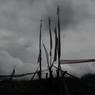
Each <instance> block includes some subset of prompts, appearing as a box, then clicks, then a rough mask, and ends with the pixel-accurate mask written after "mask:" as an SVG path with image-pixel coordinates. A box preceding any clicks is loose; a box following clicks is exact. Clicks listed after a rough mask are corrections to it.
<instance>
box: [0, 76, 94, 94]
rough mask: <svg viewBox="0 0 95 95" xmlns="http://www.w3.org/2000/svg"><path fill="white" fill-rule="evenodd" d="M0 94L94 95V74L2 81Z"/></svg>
mask: <svg viewBox="0 0 95 95" xmlns="http://www.w3.org/2000/svg"><path fill="white" fill-rule="evenodd" d="M1 93H2V94H1ZM0 95H95V75H86V76H84V77H82V78H81V79H77V78H72V77H65V78H64V80H63V79H62V78H60V79H56V78H53V79H47V80H46V79H43V80H32V81H26V80H23V81H16V80H15V81H2V82H0Z"/></svg>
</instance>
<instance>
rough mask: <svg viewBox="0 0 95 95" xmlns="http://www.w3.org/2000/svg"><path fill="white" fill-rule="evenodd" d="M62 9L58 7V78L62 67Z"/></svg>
mask: <svg viewBox="0 0 95 95" xmlns="http://www.w3.org/2000/svg"><path fill="white" fill-rule="evenodd" d="M59 15H60V7H59V6H58V7H57V27H58V71H57V77H59V73H60V72H59V71H60V70H59V68H61V66H60V57H61V38H60V16H59Z"/></svg>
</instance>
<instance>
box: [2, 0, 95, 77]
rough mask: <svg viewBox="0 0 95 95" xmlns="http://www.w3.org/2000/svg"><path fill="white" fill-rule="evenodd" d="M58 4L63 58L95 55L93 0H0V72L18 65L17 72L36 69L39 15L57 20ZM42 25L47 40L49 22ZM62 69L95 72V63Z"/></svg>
mask: <svg viewBox="0 0 95 95" xmlns="http://www.w3.org/2000/svg"><path fill="white" fill-rule="evenodd" d="M57 5H60V6H61V7H60V8H61V9H60V10H61V13H60V19H61V31H62V35H61V36H62V37H61V41H62V58H63V59H65V58H66V59H79V58H95V53H94V51H95V45H94V40H95V37H94V36H95V20H94V19H95V1H94V0H0V74H2V73H4V74H7V73H11V71H12V68H13V67H14V66H15V65H16V66H17V70H16V71H17V73H24V72H32V71H33V70H34V68H36V63H37V56H38V37H39V24H40V23H39V21H40V18H41V17H42V18H44V19H46V18H47V17H48V16H50V17H52V19H53V20H54V21H56V19H55V15H56V6H57ZM43 24H44V27H43V41H44V42H48V41H49V35H48V32H47V31H48V30H47V29H48V28H47V22H44V23H43ZM46 40H47V41H46ZM46 46H49V43H46ZM48 48H49V47H48ZM44 61H45V60H44ZM44 61H43V66H44V65H45V64H44ZM63 68H65V69H66V70H68V71H69V72H71V73H73V74H76V75H78V76H79V75H83V74H85V73H89V72H91V73H94V72H95V70H94V63H93V64H92V63H91V64H81V65H64V66H63ZM80 69H81V70H80Z"/></svg>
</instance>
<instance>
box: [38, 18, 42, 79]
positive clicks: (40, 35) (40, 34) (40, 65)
mask: <svg viewBox="0 0 95 95" xmlns="http://www.w3.org/2000/svg"><path fill="white" fill-rule="evenodd" d="M41 37H42V19H41V20H40V33H39V57H38V63H39V68H40V70H39V79H41V78H42V50H41Z"/></svg>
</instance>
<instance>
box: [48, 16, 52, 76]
mask: <svg viewBox="0 0 95 95" xmlns="http://www.w3.org/2000/svg"><path fill="white" fill-rule="evenodd" d="M48 24H49V35H50V66H49V74H50V78H52V70H51V64H52V33H51V18H50V17H49V18H48Z"/></svg>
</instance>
